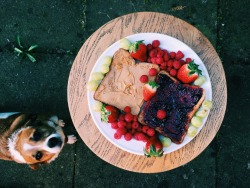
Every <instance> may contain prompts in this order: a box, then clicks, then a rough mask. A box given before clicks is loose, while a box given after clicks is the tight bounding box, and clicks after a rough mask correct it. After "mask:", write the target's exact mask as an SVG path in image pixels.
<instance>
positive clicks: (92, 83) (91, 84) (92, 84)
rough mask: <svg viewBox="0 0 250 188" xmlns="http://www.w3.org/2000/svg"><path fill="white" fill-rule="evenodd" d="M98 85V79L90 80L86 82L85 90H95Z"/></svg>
mask: <svg viewBox="0 0 250 188" xmlns="http://www.w3.org/2000/svg"><path fill="white" fill-rule="evenodd" d="M97 87H98V81H96V80H91V81H89V82H88V83H87V90H89V91H95V90H96V89H97Z"/></svg>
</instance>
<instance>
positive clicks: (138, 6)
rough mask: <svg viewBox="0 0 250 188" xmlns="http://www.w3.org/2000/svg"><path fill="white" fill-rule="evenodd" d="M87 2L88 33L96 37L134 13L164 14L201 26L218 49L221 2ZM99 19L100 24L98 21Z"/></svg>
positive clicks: (201, 29)
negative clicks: (97, 32)
mask: <svg viewBox="0 0 250 188" xmlns="http://www.w3.org/2000/svg"><path fill="white" fill-rule="evenodd" d="M102 2H103V1H102V0H95V1H94V2H93V1H86V7H87V8H86V11H85V16H86V29H87V30H86V31H87V34H88V35H90V34H92V33H93V32H94V31H95V30H97V29H98V28H99V27H100V26H102V25H103V24H105V23H106V22H108V21H110V20H112V19H114V18H116V17H119V16H122V15H125V14H129V13H132V12H144V11H150V12H161V13H166V14H169V15H173V16H176V17H178V18H180V19H183V20H184V21H187V22H188V23H190V24H192V25H193V26H195V27H197V28H198V29H199V30H200V31H201V32H202V33H203V34H204V35H205V36H206V37H207V38H208V39H209V40H210V41H211V43H212V44H213V45H214V46H215V44H216V38H217V5H218V3H217V1H216V0H210V1H208V0H199V1H188V0H184V1H179V0H178V1H176V0H168V1H152V0H144V1H132V0H130V1H126V2H122V3H121V1H119V0H107V1H105V2H106V5H105V6H100V5H101V4H102ZM97 20H98V21H97Z"/></svg>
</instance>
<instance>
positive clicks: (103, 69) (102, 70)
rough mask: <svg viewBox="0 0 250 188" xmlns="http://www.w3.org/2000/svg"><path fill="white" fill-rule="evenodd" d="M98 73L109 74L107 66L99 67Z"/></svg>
mask: <svg viewBox="0 0 250 188" xmlns="http://www.w3.org/2000/svg"><path fill="white" fill-rule="evenodd" d="M100 71H101V73H103V74H106V73H107V72H109V65H107V64H103V65H101V67H100Z"/></svg>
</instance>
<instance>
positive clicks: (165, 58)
mask: <svg viewBox="0 0 250 188" xmlns="http://www.w3.org/2000/svg"><path fill="white" fill-rule="evenodd" d="M163 59H164V61H168V60H169V59H170V57H169V55H168V53H166V54H164V56H163Z"/></svg>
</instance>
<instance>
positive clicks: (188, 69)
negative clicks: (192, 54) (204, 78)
mask: <svg viewBox="0 0 250 188" xmlns="http://www.w3.org/2000/svg"><path fill="white" fill-rule="evenodd" d="M198 66H199V65H197V64H195V63H194V61H192V62H190V63H188V64H184V65H182V66H181V68H180V69H179V70H178V72H177V78H178V79H179V80H180V81H181V82H183V83H186V84H188V83H191V82H194V81H195V80H196V79H197V78H198V76H199V75H201V74H202V72H201V70H200V69H198Z"/></svg>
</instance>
